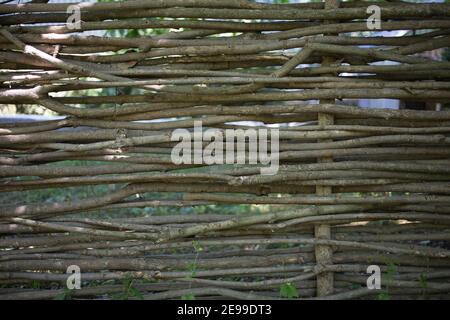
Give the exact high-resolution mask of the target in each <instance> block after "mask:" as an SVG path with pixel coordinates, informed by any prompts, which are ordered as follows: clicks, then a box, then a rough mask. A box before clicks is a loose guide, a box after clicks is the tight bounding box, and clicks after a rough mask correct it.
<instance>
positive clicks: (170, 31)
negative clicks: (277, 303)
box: [0, 0, 450, 299]
mask: <svg viewBox="0 0 450 320" xmlns="http://www.w3.org/2000/svg"><path fill="white" fill-rule="evenodd" d="M371 4H376V5H377V6H378V7H379V8H380V9H381V21H378V22H380V25H379V27H380V29H378V30H372V28H373V27H374V26H375V27H376V22H377V21H376V20H375V22H374V23H372V24H370V23H368V21H366V20H367V18H368V17H369V16H370V15H371V13H367V12H368V11H367V8H368V6H369V5H371ZM67 7H68V4H53V3H47V4H42V3H36V4H23V5H15V4H1V5H0V24H1V25H2V26H1V31H0V49H1V51H0V80H1V81H0V83H1V85H0V86H1V87H0V103H1V104H4V105H6V104H11V105H23V104H26V105H40V106H42V107H45V108H46V109H48V110H51V111H53V112H55V113H56V114H59V115H61V116H64V118H61V119H57V120H48V121H33V122H28V121H26V122H11V123H6V124H5V123H3V124H1V126H0V127H1V128H0V153H1V157H0V163H1V166H0V177H1V178H0V179H1V180H0V192H1V194H0V195H1V196H2V199H14V201H13V200H11V201H8V203H3V204H2V205H1V207H0V284H1V285H2V287H1V288H0V299H18V298H33V299H50V298H54V297H61V294H62V295H63V297H66V298H67V297H68V296H70V297H72V298H77V297H83V298H99V297H100V298H105V297H109V298H110V297H113V298H114V297H117V295H119V296H120V295H122V297H123V296H124V295H125V296H126V297H127V298H139V297H142V296H143V297H144V298H147V299H171V298H180V297H184V298H193V297H195V298H197V299H200V298H223V297H227V298H238V299H279V298H295V297H297V296H298V298H300V299H304V298H325V299H351V298H369V299H382V298H435V299H438V298H449V297H450V250H449V248H448V242H447V241H448V240H449V238H450V233H449V229H450V216H449V214H450V166H449V164H450V135H449V133H450V111H446V110H445V103H446V102H448V101H449V100H450V91H449V88H450V80H449V79H450V63H449V62H446V61H444V60H443V59H442V60H433V57H432V54H430V52H433V53H436V52H439V50H441V51H442V50H443V49H445V48H446V47H448V45H449V43H450V36H449V33H450V31H449V30H450V19H449V17H450V5H448V4H411V3H406V2H397V1H394V2H376V3H370V2H365V1H364V2H361V1H352V2H342V3H339V1H327V2H326V3H306V4H263V3H256V2H250V1H245V0H218V1H215V0H195V1H194V0H166V1H156V0H154V1H123V2H110V3H95V4H92V3H84V4H80V5H79V6H78V8H80V10H81V11H80V13H81V20H82V21H81V24H80V25H76V19H75V20H73V19H72V20H70V19H69V20H70V21H69V22H70V23H71V24H67V23H66V21H67V19H68V17H69V15H71V14H76V9H77V8H75V9H74V8H72V9H73V10H72V11H70V12H69V13H67V12H66V9H67ZM375 11H376V8H375ZM375 11H373V12H375ZM370 12H372V11H370ZM75 17H76V16H75ZM369 22H370V21H369ZM372 22H373V21H372ZM150 28H152V29H154V30H163V31H165V32H164V33H161V34H160V35H154V36H152V37H149V36H145V35H144V33H141V34H140V33H139V32H142V30H148V29H150ZM105 30H108V33H106V34H104V31H105ZM113 30H134V31H128V32H127V36H124V33H122V36H114V33H112V31H113ZM395 30H409V32H403V33H396V34H395V36H391V35H390V34H389V33H385V31H395ZM91 31H98V35H94V36H86V35H85V32H91ZM95 34H97V33H95ZM218 35H220V36H218ZM427 53H428V54H427ZM380 61H391V62H395V63H391V64H382V65H380V64H377V63H374V62H380ZM105 93H106V94H105ZM383 98H385V99H397V100H399V101H400V104H401V105H402V106H408V105H411V104H415V105H420V104H423V105H424V106H425V107H424V110H407V109H398V110H392V109H386V108H385V109H383V108H375V109H373V108H370V109H369V108H361V107H359V106H358V101H360V99H383ZM378 101H381V100H378ZM149 120H152V121H149ZM196 121H201V123H202V125H203V128H204V129H208V128H209V129H211V128H214V129H216V130H215V131H214V132H215V133H218V134H223V133H224V132H225V130H227V129H237V128H241V129H249V128H252V129H258V130H259V129H264V128H267V127H270V128H271V129H274V128H276V129H277V130H278V134H279V153H278V155H279V170H278V172H277V173H275V174H272V175H265V174H261V171H260V167H261V165H260V164H250V163H249V161H246V160H249V159H248V157H247V158H244V161H245V163H239V164H234V165H233V164H223V165H222V164H214V165H206V164H202V163H194V164H189V163H183V164H174V163H173V160H172V157H171V153H172V150H173V147H174V146H175V145H176V144H177V142H174V141H173V139H172V132H173V130H174V129H177V128H185V129H188V130H192V128H193V127H194V122H196ZM257 132H258V133H259V132H260V131H257ZM270 137H271V139H272V141H274V135H270ZM272 141H271V142H272ZM249 147H250V146H249ZM200 151H201V150H197V149H195V150H193V153H198V152H200ZM271 151H272V155H273V154H275V150H274V149H273V148H272V149H271ZM216 152H217V150H216ZM216 154H217V153H216ZM71 160H74V161H75V160H76V161H78V162H80V161H81V163H82V165H77V166H73V165H70V164H71V163H72V162H70V161H71ZM241 160H242V159H241ZM102 185H103V186H105V188H104V189H103V190H106V191H105V192H103V193H102V194H95V193H90V192H89V191H88V192H87V197H86V198H83V199H69V198H68V199H61V201H60V202H54V201H55V200H54V199H53V198H51V196H52V194H53V193H54V192H55V190H57V189H58V190H59V189H60V188H68V189H67V194H68V195H69V196H70V194H71V192H72V190H73V188H72V187H77V188H80V187H83V188H86V190H91V189H90V188H94V187H98V186H102ZM30 192H41V194H42V193H43V194H45V195H48V199H51V200H52V201H44V202H42V203H24V202H22V201H20V195H25V194H28V193H30ZM152 195H153V197H152ZM17 199H19V200H17ZM231 204H248V205H249V206H248V207H249V208H258V210H260V212H256V213H255V212H254V211H251V210H250V211H251V212H250V213H245V214H230V213H229V212H227V211H225V208H229V206H230V205H231ZM157 207H166V208H170V210H169V211H170V213H171V214H169V215H163V216H155V215H140V216H133V217H130V216H129V215H124V216H120V215H114V216H112V217H110V216H109V214H108V215H107V214H106V213H109V212H111V210H112V211H114V210H115V211H114V212H116V213H117V212H119V213H120V212H134V211H132V210H131V211H130V209H131V208H141V209H139V210H141V211H139V212H144V211H142V210H144V209H145V208H157ZM195 208H204V209H205V208H206V209H205V210H204V211H205V212H203V213H199V211H198V210H197V211H196V210H195ZM211 208H214V213H211V212H212V209H211ZM221 208H224V209H223V210H224V211H223V212H218V211H220V210H222V209H221ZM236 208H238V207H237V206H236ZM263 209H264V210H263ZM174 212H176V214H174ZM193 212H194V213H193ZM73 265H75V266H78V267H79V268H80V270H81V281H82V288H81V289H79V290H72V291H67V290H65V289H64V286H65V284H66V280H67V278H68V274H67V273H66V271H67V268H68V267H69V266H73ZM370 265H376V266H379V267H380V269H381V272H382V277H381V289H380V290H376V289H375V290H369V289H368V288H367V287H366V281H367V278H368V276H369V274H368V273H367V268H368V266H370ZM55 283H57V284H58V286H55V285H54V284H55ZM124 284H125V285H124ZM280 291H281V292H280ZM141 295H142V296H141Z"/></svg>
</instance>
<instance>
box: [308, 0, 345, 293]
mask: <svg viewBox="0 0 450 320" xmlns="http://www.w3.org/2000/svg"><path fill="white" fill-rule="evenodd" d="M333 8H339V0H326V1H325V9H333ZM333 62H334V60H333V58H330V57H324V58H323V60H322V66H329V65H331V64H332V63H333ZM320 103H331V104H334V103H335V100H334V99H331V100H329V99H326V100H321V101H320ZM318 122H319V125H332V124H334V116H333V115H331V114H325V113H319V114H318ZM325 141H329V140H325ZM321 142H322V141H321ZM317 161H318V162H322V163H323V162H333V158H332V157H322V158H319V159H317ZM332 193H333V190H332V187H330V186H320V185H318V186H316V194H317V195H319V196H327V195H330V194H332ZM314 236H315V237H316V238H318V239H331V228H330V226H329V225H327V224H320V225H316V226H315V229H314ZM315 256H316V263H317V265H319V266H320V265H328V264H332V263H333V261H332V256H333V249H332V248H331V247H330V246H323V245H317V246H316V247H315ZM333 288H334V275H333V273H332V272H325V273H321V274H319V275H318V276H317V296H326V295H329V294H332V293H333Z"/></svg>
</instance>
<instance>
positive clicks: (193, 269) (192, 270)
mask: <svg viewBox="0 0 450 320" xmlns="http://www.w3.org/2000/svg"><path fill="white" fill-rule="evenodd" d="M187 270H188V271H189V272H190V273H191V277H195V275H196V274H197V264H196V263H195V262H189V263H188V265H187Z"/></svg>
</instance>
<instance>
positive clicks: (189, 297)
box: [181, 294, 195, 300]
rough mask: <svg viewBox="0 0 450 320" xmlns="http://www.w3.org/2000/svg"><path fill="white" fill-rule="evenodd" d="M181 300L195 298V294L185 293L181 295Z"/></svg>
mask: <svg viewBox="0 0 450 320" xmlns="http://www.w3.org/2000/svg"><path fill="white" fill-rule="evenodd" d="M181 300H195V296H194V295H193V294H185V295H183V296H181Z"/></svg>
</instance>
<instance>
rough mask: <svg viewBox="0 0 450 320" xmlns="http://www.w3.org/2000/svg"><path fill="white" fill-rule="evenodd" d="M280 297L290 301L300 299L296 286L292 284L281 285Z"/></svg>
mask: <svg viewBox="0 0 450 320" xmlns="http://www.w3.org/2000/svg"><path fill="white" fill-rule="evenodd" d="M280 296H281V297H282V298H288V299H293V298H298V297H299V295H298V290H297V288H296V287H295V285H293V284H292V283H290V282H288V283H285V284H283V285H281V287H280Z"/></svg>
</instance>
